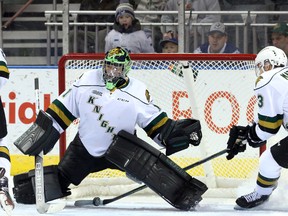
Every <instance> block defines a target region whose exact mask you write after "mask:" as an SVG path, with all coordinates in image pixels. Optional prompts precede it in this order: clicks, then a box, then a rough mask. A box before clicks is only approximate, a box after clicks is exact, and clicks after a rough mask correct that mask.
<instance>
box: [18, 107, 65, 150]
mask: <svg viewBox="0 0 288 216" xmlns="http://www.w3.org/2000/svg"><path fill="white" fill-rule="evenodd" d="M59 137H60V134H59V132H58V131H57V130H56V129H55V128H54V127H53V122H52V120H51V119H50V117H49V116H48V115H47V114H46V113H45V112H44V111H42V110H40V112H39V114H38V116H37V119H36V121H35V123H33V125H32V126H31V127H30V128H29V129H28V130H27V131H26V132H25V133H24V134H22V135H21V136H20V137H19V138H18V139H17V140H16V141H15V142H14V145H15V146H16V147H17V148H18V149H19V150H20V151H21V152H23V153H24V154H26V155H27V154H29V155H38V154H39V153H40V152H41V151H43V152H44V154H47V153H48V152H49V151H50V150H51V149H52V148H53V147H54V145H55V143H56V142H57V140H58V139H59Z"/></svg>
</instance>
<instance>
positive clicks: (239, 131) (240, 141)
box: [226, 125, 249, 160]
mask: <svg viewBox="0 0 288 216" xmlns="http://www.w3.org/2000/svg"><path fill="white" fill-rule="evenodd" d="M248 130H249V126H246V127H243V126H235V125H234V126H233V127H232V128H231V129H230V132H229V139H228V142H227V153H228V155H227V156H226V158H227V160H231V159H232V158H233V157H234V156H235V155H237V154H238V152H244V151H245V150H246V144H247V137H248Z"/></svg>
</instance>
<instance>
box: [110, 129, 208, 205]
mask: <svg viewBox="0 0 288 216" xmlns="http://www.w3.org/2000/svg"><path fill="white" fill-rule="evenodd" d="M105 157H106V158H107V160H109V161H111V162H112V163H114V164H115V165H117V166H118V167H119V168H121V169H123V170H125V171H126V172H127V173H128V174H129V175H131V176H133V177H135V178H136V179H138V180H140V181H142V182H144V183H145V184H146V185H147V186H148V187H149V188H151V189H152V190H153V191H155V192H156V193H157V194H159V195H160V196H161V197H162V198H163V199H165V200H166V201H167V202H168V203H170V204H171V205H172V206H174V207H175V208H178V209H181V210H189V209H190V208H192V207H194V206H195V205H196V204H197V203H198V202H199V201H200V200H201V199H202V198H201V195H202V194H203V193H204V192H205V191H206V190H207V187H206V185H205V184H203V183H202V182H200V181H198V180H196V179H194V178H192V177H191V176H190V175H189V174H188V173H186V172H185V171H184V170H183V169H182V168H181V167H179V166H178V165H177V164H175V163H174V162H173V161H172V160H170V159H169V158H168V157H167V156H165V155H164V154H163V153H161V152H160V151H158V150H157V149H155V148H154V147H152V146H151V145H149V144H148V143H146V142H145V141H143V140H141V139H139V138H137V137H136V136H134V135H132V134H129V133H127V132H125V131H120V132H119V133H118V135H117V136H115V138H114V140H113V142H112V144H111V145H110V147H109V148H108V150H107V152H106V154H105Z"/></svg>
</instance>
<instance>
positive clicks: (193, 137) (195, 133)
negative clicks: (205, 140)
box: [159, 119, 202, 155]
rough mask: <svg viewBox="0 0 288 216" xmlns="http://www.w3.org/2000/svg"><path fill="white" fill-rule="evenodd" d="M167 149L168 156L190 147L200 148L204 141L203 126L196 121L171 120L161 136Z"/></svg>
mask: <svg viewBox="0 0 288 216" xmlns="http://www.w3.org/2000/svg"><path fill="white" fill-rule="evenodd" d="M159 139H160V140H161V141H162V144H163V145H165V147H166V155H171V154H174V153H176V152H178V151H181V150H184V149H186V148H188V147H189V144H191V145H194V146H198V145H199V144H200V142H201V139H202V132H201V124H200V121H199V120H196V119H181V120H177V121H174V120H171V119H169V120H168V121H167V122H166V124H165V125H164V126H163V129H162V130H161V132H160V134H159Z"/></svg>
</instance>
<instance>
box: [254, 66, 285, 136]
mask: <svg viewBox="0 0 288 216" xmlns="http://www.w3.org/2000/svg"><path fill="white" fill-rule="evenodd" d="M287 86H288V67H285V68H276V69H273V70H271V71H268V72H264V73H263V74H261V76H259V77H258V79H257V81H256V85H255V89H254V91H255V95H256V97H257V101H258V126H257V127H256V133H257V135H258V137H259V138H260V139H262V140H267V139H268V138H270V137H271V136H273V135H274V134H276V133H277V132H278V131H279V129H280V127H281V125H283V126H284V127H285V129H287V128H288V88H287Z"/></svg>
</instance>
